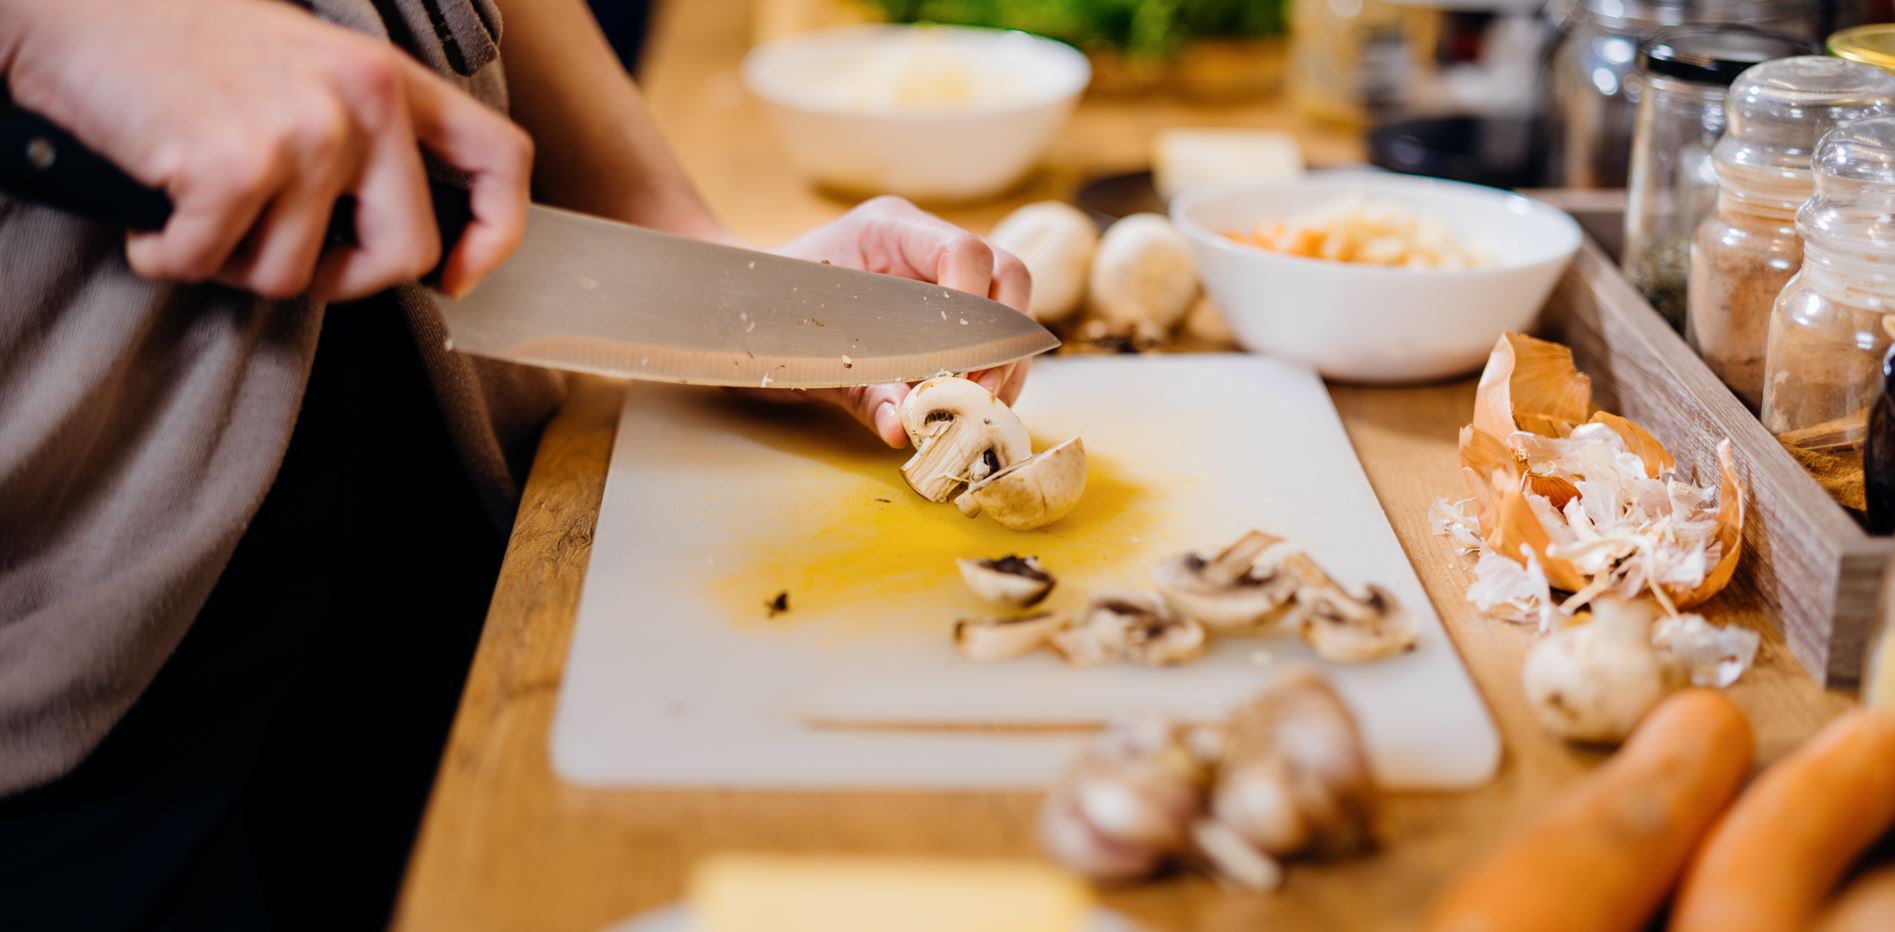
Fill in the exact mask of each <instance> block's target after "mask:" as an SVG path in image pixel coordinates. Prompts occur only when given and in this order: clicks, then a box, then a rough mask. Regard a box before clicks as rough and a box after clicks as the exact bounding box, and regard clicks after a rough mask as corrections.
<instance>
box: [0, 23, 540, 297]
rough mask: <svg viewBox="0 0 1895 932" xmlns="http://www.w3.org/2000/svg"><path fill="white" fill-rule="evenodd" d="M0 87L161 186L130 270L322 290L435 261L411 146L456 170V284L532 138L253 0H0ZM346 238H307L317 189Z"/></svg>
mask: <svg viewBox="0 0 1895 932" xmlns="http://www.w3.org/2000/svg"><path fill="white" fill-rule="evenodd" d="M0 69H4V73H5V76H6V80H7V83H8V85H9V88H10V91H11V94H12V97H13V99H14V101H15V102H17V103H18V104H19V105H20V106H22V107H25V108H27V109H29V110H33V111H36V112H38V113H40V114H42V115H44V116H45V117H47V118H48V119H50V120H52V121H53V122H54V123H57V124H59V125H60V126H63V127H65V128H66V129H68V130H70V131H71V132H72V133H73V135H75V136H77V137H78V138H79V139H80V140H81V141H82V142H84V143H85V144H86V145H87V146H89V147H91V148H93V149H94V150H96V151H98V152H99V153H100V154H102V155H104V156H105V157H106V158H108V159H110V160H112V161H113V162H114V163H115V164H117V165H118V166H119V167H120V168H122V169H124V170H125V171H126V172H127V173H128V174H130V175H132V176H133V177H134V178H137V179H138V180H139V181H141V182H143V183H145V184H147V185H151V186H152V187H156V188H160V189H162V190H163V191H165V192H166V193H167V194H169V195H170V197H171V200H172V203H173V205H174V210H173V212H172V215H171V220H170V222H169V223H167V224H166V226H165V228H164V229H163V230H162V231H158V232H153V233H133V234H131V235H130V236H129V238H128V240H127V243H126V258H127V259H128V260H129V262H130V264H131V267H132V269H133V270H134V271H136V272H137V273H138V274H140V275H143V276H145V277H148V278H155V279H162V280H170V281H183V282H202V281H210V280H215V281H219V282H223V283H225V284H229V285H232V286H235V287H239V288H244V289H248V290H250V291H254V292H256V293H258V294H261V295H264V296H267V297H289V296H292V295H298V294H304V293H308V294H311V295H313V296H316V297H318V298H323V299H329V300H347V299H351V298H358V297H362V296H365V295H368V294H372V293H374V292H376V291H379V290H381V289H383V288H387V287H389V286H391V285H395V284H399V283H402V282H406V281H413V280H414V279H415V278H417V277H418V276H420V275H421V274H423V273H424V272H426V271H427V270H429V269H431V268H433V266H434V264H435V263H436V261H437V260H438V259H439V258H440V253H441V243H440V236H439V234H438V233H436V231H435V226H434V223H433V216H432V207H431V205H430V203H429V200H428V188H427V178H426V176H425V174H424V171H423V168H422V163H421V157H420V147H424V146H425V147H426V148H427V150H428V151H429V152H430V153H432V154H433V155H435V156H436V157H438V158H439V159H441V160H442V161H443V162H444V163H446V164H447V165H449V166H452V167H454V168H456V169H460V170H461V171H464V172H466V173H467V174H468V176H469V178H470V179H471V194H472V202H473V212H474V220H473V222H472V223H471V224H470V225H469V226H468V228H467V231H466V233H465V234H464V235H463V236H462V238H461V240H460V242H459V245H458V246H456V247H455V249H454V251H453V253H452V254H451V255H450V256H449V257H448V261H447V263H446V266H445V268H444V269H443V278H442V285H443V287H444V289H445V290H446V291H447V292H448V293H450V294H461V293H464V292H466V291H467V290H469V289H471V288H472V287H473V286H474V284H475V283H477V282H478V281H479V279H480V278H481V277H482V276H483V275H485V274H486V273H487V272H489V271H491V270H492V269H493V268H494V266H496V265H498V264H499V263H500V262H501V260H503V259H505V258H506V257H507V255H508V254H509V253H511V252H512V250H513V248H514V247H515V246H516V245H518V243H519V240H520V235H521V233H522V231H523V229H524V226H525V216H526V199H527V182H528V177H529V172H530V168H531V162H532V143H531V141H530V140H529V139H528V138H527V136H526V134H525V133H524V132H523V131H521V130H520V129H519V127H517V126H515V125H514V124H513V123H511V122H510V121H508V120H507V119H506V118H505V117H504V116H501V115H500V114H498V113H495V112H494V111H492V110H490V109H488V108H487V107H485V106H484V105H482V104H481V103H480V102H479V101H476V100H474V99H473V98H471V97H469V96H467V95H466V94H463V93H461V92H460V91H459V90H457V89H455V88H454V87H453V86H452V85H450V84H448V83H447V82H446V81H444V80H442V79H441V78H439V77H438V76H436V75H434V74H433V73H431V72H429V71H428V70H427V69H426V68H424V67H422V66H421V65H420V64H419V63H417V62H416V61H414V60H413V59H411V58H409V57H408V56H406V55H404V54H402V53H401V52H400V51H399V50H397V49H395V48H394V47H392V46H390V45H388V44H387V43H385V42H380V41H377V40H375V39H372V38H369V37H367V36H362V35H358V34H356V33H352V32H349V31H348V30H345V29H343V28H341V27H339V26H333V25H330V24H328V23H325V22H322V21H320V20H318V19H316V18H315V17H314V16H312V15H311V14H310V13H308V12H307V11H305V10H301V9H298V8H296V7H294V6H291V5H290V4H287V3H273V2H262V0H164V2H159V0H134V2H125V0H0ZM345 194H347V195H353V196H354V197H355V199H356V201H357V210H356V220H355V234H356V235H355V240H356V242H355V244H354V245H330V244H327V243H325V234H326V232H327V228H328V224H329V217H330V214H331V213H332V211H333V208H334V206H335V202H336V199H337V198H338V197H340V196H342V195H345Z"/></svg>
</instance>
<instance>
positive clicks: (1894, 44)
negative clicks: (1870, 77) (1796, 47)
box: [1827, 23, 1895, 72]
mask: <svg viewBox="0 0 1895 932" xmlns="http://www.w3.org/2000/svg"><path fill="white" fill-rule="evenodd" d="M1827 45H1828V47H1829V54H1831V55H1834V56H1836V57H1837V58H1846V59H1848V60H1850V61H1859V62H1861V63H1863V64H1865V65H1874V66H1875V67H1877V68H1880V69H1882V70H1883V71H1890V72H1895V23H1870V24H1869V25H1866V26H1852V27H1850V28H1848V29H1844V30H1842V31H1840V32H1838V33H1836V34H1835V35H1832V36H1830V37H1829V42H1828V43H1827Z"/></svg>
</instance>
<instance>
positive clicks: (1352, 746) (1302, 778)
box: [1211, 669, 1378, 857]
mask: <svg viewBox="0 0 1895 932" xmlns="http://www.w3.org/2000/svg"><path fill="white" fill-rule="evenodd" d="M1377 804H1378V795H1377V792H1376V788H1375V781H1374V778H1373V776H1372V775H1371V774H1370V772H1369V764H1368V757H1367V754H1366V753H1365V752H1364V751H1363V746H1362V736H1361V732H1360V731H1359V730H1358V728H1357V727H1356V723H1355V717H1354V716H1353V715H1351V714H1350V712H1349V707H1348V706H1347V705H1345V704H1343V701H1342V698H1341V697H1340V696H1337V695H1336V693H1335V690H1333V689H1331V688H1330V686H1329V684H1328V683H1327V682H1325V681H1324V680H1323V678H1322V677H1321V676H1320V675H1318V674H1316V673H1315V672H1313V671H1310V670H1304V669H1298V670H1294V671H1291V672H1289V673H1286V674H1285V675H1283V676H1280V677H1278V678H1277V679H1276V680H1275V681H1273V682H1272V683H1271V684H1270V686H1269V687H1268V688H1266V689H1265V690H1264V691H1263V693H1261V694H1259V695H1258V696H1257V697H1256V698H1255V699H1253V700H1251V701H1250V702H1249V703H1248V704H1246V705H1244V706H1243V707H1241V708H1239V709H1238V710H1237V711H1236V712H1234V713H1232V714H1231V718H1230V724H1229V737H1228V739H1227V748H1226V752H1225V756H1224V766H1223V768H1222V770H1221V771H1220V772H1219V773H1218V777H1217V785H1216V786H1215V787H1214V788H1213V789H1212V792H1211V813H1212V815H1213V817H1215V818H1216V819H1217V820H1218V821H1220V822H1222V823H1224V824H1225V825H1228V826H1230V827H1231V828H1232V829H1233V830H1235V831H1236V833H1237V834H1238V835H1241V836H1242V837H1243V838H1244V839H1245V840H1247V841H1249V842H1250V843H1251V844H1253V845H1256V846H1257V847H1258V848H1260V849H1262V850H1263V851H1264V852H1265V853H1267V854H1271V855H1275V856H1279V857H1280V856H1283V855H1289V854H1295V853H1298V852H1303V851H1314V852H1316V853H1320V854H1344V853H1348V852H1351V851H1355V850H1358V849H1360V848H1363V847H1367V846H1368V845H1370V844H1371V843H1372V842H1373V840H1374V831H1373V829H1374V819H1375V811H1376V808H1377Z"/></svg>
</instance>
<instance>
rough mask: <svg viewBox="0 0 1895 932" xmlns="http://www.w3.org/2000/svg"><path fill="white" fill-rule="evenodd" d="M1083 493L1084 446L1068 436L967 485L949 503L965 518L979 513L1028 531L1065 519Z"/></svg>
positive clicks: (1006, 524)
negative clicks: (1068, 438)
mask: <svg viewBox="0 0 1895 932" xmlns="http://www.w3.org/2000/svg"><path fill="white" fill-rule="evenodd" d="M1085 492H1086V445H1085V444H1084V443H1082V442H1081V441H1080V439H1079V438H1078V437H1074V438H1072V439H1071V440H1068V441H1066V442H1064V443H1061V444H1058V445H1055V446H1053V447H1050V448H1048V449H1045V450H1042V451H1040V452H1039V453H1036V454H1034V455H1033V456H1030V457H1028V458H1026V459H1025V460H1022V461H1020V462H1018V463H1015V464H1013V465H1010V466H1008V467H1006V468H1005V469H1002V470H1000V471H999V472H996V473H994V474H992V475H990V476H987V477H986V478H984V479H978V480H976V481H974V482H972V483H971V484H969V485H968V487H967V491H965V492H963V493H961V495H960V497H958V498H956V499H955V500H954V504H955V505H956V506H958V507H959V508H960V509H961V511H962V513H964V514H966V515H967V516H968V517H970V518H972V517H975V516H977V515H980V514H982V513H985V514H986V515H987V516H988V517H990V518H992V519H994V520H995V521H996V522H999V524H1000V526H1002V527H1005V528H1011V529H1012V530H1015V531H1030V530H1033V529H1034V528H1039V527H1045V526H1046V525H1049V524H1052V523H1053V522H1055V521H1058V520H1059V519H1061V518H1064V517H1066V515H1067V514H1068V513H1069V512H1071V511H1072V510H1073V506H1075V505H1078V504H1079V497H1080V496H1081V495H1084V494H1085Z"/></svg>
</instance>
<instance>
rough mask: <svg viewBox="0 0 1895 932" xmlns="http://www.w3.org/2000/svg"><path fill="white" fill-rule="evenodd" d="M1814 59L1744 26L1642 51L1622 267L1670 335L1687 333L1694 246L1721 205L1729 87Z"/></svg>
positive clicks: (1807, 45) (1690, 30) (1784, 40)
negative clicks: (1718, 164) (1796, 59)
mask: <svg viewBox="0 0 1895 932" xmlns="http://www.w3.org/2000/svg"><path fill="white" fill-rule="evenodd" d="M1815 52H1816V46H1815V44H1814V43H1812V42H1810V41H1808V40H1806V39H1798V38H1796V37H1794V36H1788V35H1784V34H1782V33H1775V32H1768V31H1766V30H1762V29H1756V28H1753V27H1750V26H1687V27H1682V28H1678V29H1667V30H1663V31H1661V32H1659V33H1657V34H1655V35H1654V36H1653V37H1652V38H1650V39H1648V40H1646V41H1645V42H1644V43H1643V44H1641V45H1640V46H1639V52H1638V55H1639V78H1640V81H1641V83H1642V84H1643V85H1644V89H1643V91H1642V92H1641V94H1640V96H1639V101H1638V123H1637V128H1636V129H1635V130H1634V132H1633V134H1632V177H1631V182H1630V184H1629V185H1628V188H1629V191H1628V193H1627V195H1626V208H1625V241H1624V248H1623V250H1622V252H1621V255H1620V265H1621V266H1622V267H1623V268H1624V269H1625V273H1626V276H1627V277H1629V278H1630V279H1631V280H1632V284H1634V285H1637V286H1638V289H1639V290H1640V291H1642V292H1644V293H1645V298H1646V300H1648V301H1650V302H1651V303H1652V307H1654V308H1657V309H1658V313H1659V314H1661V315H1663V316H1664V318H1665V320H1666V322H1668V323H1670V324H1671V326H1672V329H1674V330H1677V331H1680V332H1683V330H1684V317H1685V290H1686V288H1685V282H1686V275H1687V273H1688V272H1689V270H1690V266H1691V237H1692V235H1693V234H1694V233H1695V232H1696V231H1697V228H1698V224H1699V223H1700V222H1702V221H1703V220H1704V217H1705V215H1707V214H1709V213H1710V212H1711V207H1712V205H1714V204H1715V203H1716V202H1717V173H1716V171H1715V170H1713V168H1712V167H1711V148H1712V147H1713V146H1715V145H1716V144H1717V140H1718V138H1719V137H1721V136H1723V135H1724V99H1725V97H1726V96H1727V94H1728V91H1729V90H1730V85H1731V82H1732V81H1734V80H1736V79H1737V76H1738V75H1740V74H1742V73H1743V72H1744V70H1745V69H1747V68H1749V67H1751V66H1752V65H1755V64H1757V63H1759V62H1765V61H1769V60H1771V59H1774V58H1786V57H1788V56H1791V55H1810V54H1814V53H1815Z"/></svg>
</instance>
